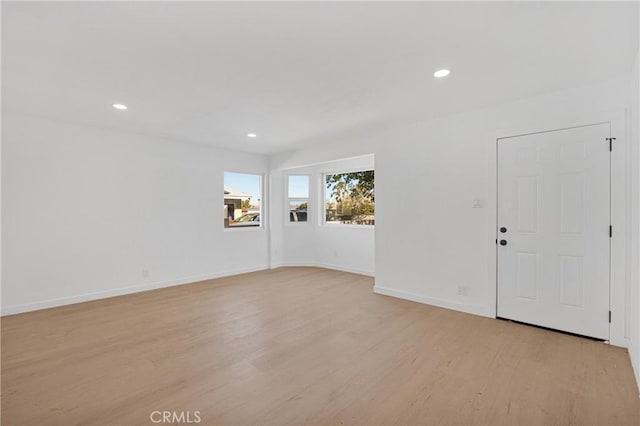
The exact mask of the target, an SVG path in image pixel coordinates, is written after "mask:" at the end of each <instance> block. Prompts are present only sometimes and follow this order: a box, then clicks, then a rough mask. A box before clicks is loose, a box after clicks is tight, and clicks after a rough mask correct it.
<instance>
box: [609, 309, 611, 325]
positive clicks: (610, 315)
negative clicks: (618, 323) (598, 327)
mask: <svg viewBox="0 0 640 426" xmlns="http://www.w3.org/2000/svg"><path fill="white" fill-rule="evenodd" d="M609 324H611V311H609Z"/></svg>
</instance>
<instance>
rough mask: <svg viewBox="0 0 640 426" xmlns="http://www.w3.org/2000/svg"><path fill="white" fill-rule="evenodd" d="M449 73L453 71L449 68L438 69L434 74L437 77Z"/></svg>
mask: <svg viewBox="0 0 640 426" xmlns="http://www.w3.org/2000/svg"><path fill="white" fill-rule="evenodd" d="M449 74H451V71H449V70H438V71H436V72H434V73H433V76H434V77H437V78H442V77H446V76H448V75H449Z"/></svg>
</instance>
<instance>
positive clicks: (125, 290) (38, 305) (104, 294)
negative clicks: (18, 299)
mask: <svg viewBox="0 0 640 426" xmlns="http://www.w3.org/2000/svg"><path fill="white" fill-rule="evenodd" d="M265 269H269V268H268V266H267V265H260V266H255V267H251V268H242V269H235V270H227V271H223V272H215V273H210V274H203V275H193V276H190V277H184V278H178V279H174V280H167V281H159V282H155V283H148V284H139V285H133V286H128V287H120V288H117V289H113V290H105V291H97V292H93V293H86V294H80V295H76V296H67V297H60V298H56V299H48V300H41V301H38V302H33V303H24V304H21V305H13V306H6V307H4V308H2V312H1V314H0V315H1V316H6V315H14V314H20V313H23V312H31V311H37V310H40V309H48V308H54V307H56V306H63V305H71V304H74V303H82V302H89V301H92V300H99V299H106V298H108V297H114V296H122V295H125V294H132V293H140V292H143V291H149V290H156V289H159V288H164V287H172V286H176V285H183V284H191V283H195V282H198V281H205V280H212V279H215V278H222V277H228V276H231V275H238V274H246V273H249V272H257V271H263V270H265Z"/></svg>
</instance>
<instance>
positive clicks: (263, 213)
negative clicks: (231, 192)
mask: <svg viewBox="0 0 640 426" xmlns="http://www.w3.org/2000/svg"><path fill="white" fill-rule="evenodd" d="M225 173H234V174H239V175H251V176H258V178H259V179H260V184H259V187H260V224H259V225H258V226H224V216H222V231H223V232H260V231H264V230H265V229H266V226H265V223H267V222H266V220H267V212H266V208H265V207H266V204H265V198H266V194H265V179H264V176H265V174H264V173H255V172H247V171H237V170H226V169H225V170H223V171H222V212H223V215H224V206H225V204H224V187H225V183H226V182H225V179H224V175H225Z"/></svg>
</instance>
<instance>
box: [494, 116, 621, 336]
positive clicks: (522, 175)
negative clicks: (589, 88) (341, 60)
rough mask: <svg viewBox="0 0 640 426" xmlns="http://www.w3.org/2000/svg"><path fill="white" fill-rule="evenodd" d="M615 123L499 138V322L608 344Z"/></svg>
mask: <svg viewBox="0 0 640 426" xmlns="http://www.w3.org/2000/svg"><path fill="white" fill-rule="evenodd" d="M609 137H610V125H609V124H608V123H607V124H596V125H592V126H584V127H577V128H571V129H565V130H558V131H552V132H544V133H537V134H532V135H526V136H518V137H512V138H505V139H500V140H498V223H497V226H498V230H497V238H498V241H497V243H498V244H497V250H498V316H499V317H502V318H508V319H513V320H517V321H522V322H526V323H530V324H536V325H541V326H544V327H550V328H554V329H557V330H563V331H568V332H572V333H577V334H581V335H585V336H591V337H596V338H599V339H604V340H608V339H609V264H610V249H609V247H610V234H609V233H610V228H609V226H610V223H611V222H610V167H611V162H610V151H609V143H608V141H607V138H609Z"/></svg>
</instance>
